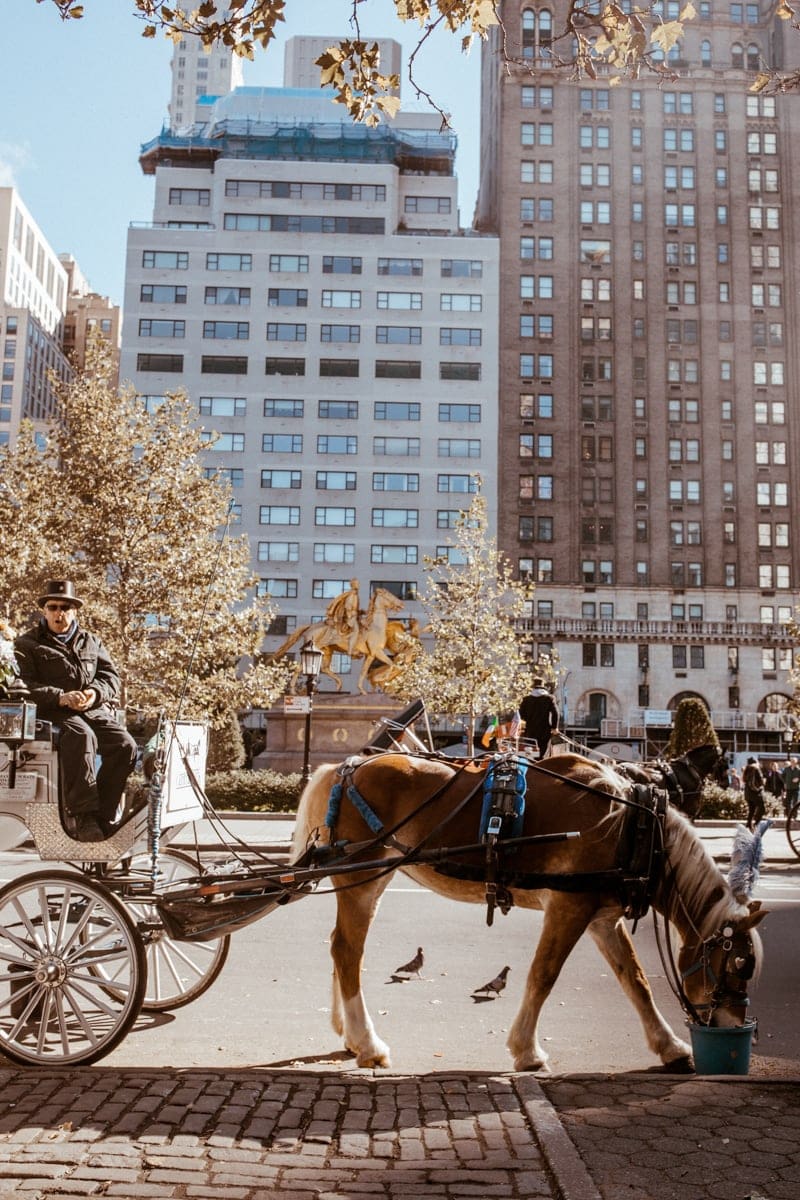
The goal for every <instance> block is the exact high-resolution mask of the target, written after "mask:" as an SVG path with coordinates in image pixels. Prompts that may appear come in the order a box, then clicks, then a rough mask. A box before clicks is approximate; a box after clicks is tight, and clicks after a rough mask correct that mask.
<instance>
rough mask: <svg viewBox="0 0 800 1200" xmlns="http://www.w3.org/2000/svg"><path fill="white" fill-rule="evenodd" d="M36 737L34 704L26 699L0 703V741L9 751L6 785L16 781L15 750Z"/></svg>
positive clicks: (10, 785)
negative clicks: (11, 702)
mask: <svg viewBox="0 0 800 1200" xmlns="http://www.w3.org/2000/svg"><path fill="white" fill-rule="evenodd" d="M35 737H36V705H35V704H30V703H29V702H28V701H27V700H20V701H19V702H18V703H13V704H0V742H5V744H6V746H8V748H9V749H10V751H11V757H10V759H9V761H8V780H7V783H6V786H7V787H9V788H13V787H14V786H15V785H16V782H17V751H18V750H19V748H20V746H22V745H24V743H25V742H32V741H33V740H34V738H35Z"/></svg>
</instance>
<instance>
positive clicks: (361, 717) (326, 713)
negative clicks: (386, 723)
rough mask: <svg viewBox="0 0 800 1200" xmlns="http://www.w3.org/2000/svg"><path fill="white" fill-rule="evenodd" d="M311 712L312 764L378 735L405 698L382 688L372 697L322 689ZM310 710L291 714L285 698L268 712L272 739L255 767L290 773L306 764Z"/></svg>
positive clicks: (333, 759)
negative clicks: (382, 722) (380, 723)
mask: <svg viewBox="0 0 800 1200" xmlns="http://www.w3.org/2000/svg"><path fill="white" fill-rule="evenodd" d="M313 704H314V708H313V712H312V715H311V756H310V757H311V768H312V770H313V769H314V768H315V767H318V766H319V765H320V763H324V762H335V763H339V762H342V760H343V759H345V758H347V757H348V755H350V754H358V752H359V751H360V750H361V749H362V748H363V747H364V746H365V745H366V743H367V742H368V741H369V740H370V739H371V738H372V737H374V735H375V733H376V732H377V728H378V725H377V723H378V721H380V719H381V717H390V716H393V715H396V714H397V713H398V712H399V711H400V710H401V709H402V708H403V707H404V704H403V701H402V700H396V699H394V698H393V697H391V696H384V695H382V694H381V693H379V692H376V693H374V694H373V695H369V696H362V695H352V696H351V695H343V694H341V693H339V692H317V693H316V694H315V695H314V699H313ZM304 736H305V715H304V714H303V713H286V712H284V710H283V703H282V702H281V704H280V705H276V706H275V707H274V708H271V709H270V710H269V711H268V713H267V744H266V747H265V748H264V750H263V751H262V752H261V754H259V755H257V756H256V758H255V759H254V760H253V769H254V770H256V771H258V770H264V769H269V770H273V771H281V772H283V773H286V774H289V773H291V772H293V771H296V772H298V773H299V772H300V771H302V769H303V751H304Z"/></svg>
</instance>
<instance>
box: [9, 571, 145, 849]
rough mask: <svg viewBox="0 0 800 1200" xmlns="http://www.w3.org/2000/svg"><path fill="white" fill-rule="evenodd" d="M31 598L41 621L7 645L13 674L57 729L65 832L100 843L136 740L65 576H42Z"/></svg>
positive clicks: (109, 667)
mask: <svg viewBox="0 0 800 1200" xmlns="http://www.w3.org/2000/svg"><path fill="white" fill-rule="evenodd" d="M37 604H38V605H39V608H40V609H41V610H42V617H41V620H40V621H38V622H37V624H36V625H34V626H33V627H32V628H31V629H28V630H27V631H26V632H25V633H22V634H20V635H19V637H18V638H17V639H16V641H15V643H14V649H15V652H16V658H17V663H18V665H19V673H20V677H21V679H22V681H23V683H24V684H25V685H26V687H27V688H28V691H29V694H30V699H31V700H32V702H33V703H34V704H35V705H36V709H37V713H38V715H39V717H41V718H42V719H43V720H47V721H52V723H53V724H54V725H55V726H56V728H57V729H58V731H59V737H58V756H59V764H60V768H61V778H62V799H63V804H64V815H65V818H66V820H65V826H66V829H67V833H69V834H70V835H71V836H73V837H74V838H75V839H76V840H77V841H80V842H99V841H103V840H104V839H105V838H106V837H108V836H109V835H110V833H111V832H113V827H114V818H115V814H116V812H117V808H118V806H119V803H120V800H121V799H122V793H123V790H124V788H125V782H126V780H127V778H128V776H129V775H130V773H131V771H132V770H133V768H134V765H135V763H136V742H135V741H134V739H133V738H132V737H131V735H130V734H129V733H128V731H127V729H125V728H124V727H123V726H122V725H121V724H120V723H119V721H118V720H117V717H116V713H115V711H114V709H115V707H116V703H117V701H118V699H119V695H120V677H119V672H118V670H117V668H116V667H115V666H114V663H113V662H112V661H111V657H110V655H109V653H108V651H107V650H106V648H105V646H104V645H103V643H102V642H101V641H100V639H99V638H98V637H96V636H95V634H93V633H90V632H89V631H88V630H87V629H84V628H82V626H81V625H79V623H78V612H79V610H80V609H81V608H82V607H83V600H81V599H79V597H78V596H76V594H75V588H74V585H73V584H72V582H71V581H70V580H69V579H52V580H50V582H49V583H48V584H47V588H46V590H45V592H44V595H42V596H39V598H38V600H37ZM98 754H99V755H100V758H101V765H100V769H99V771H98V770H96V762H97V756H98Z"/></svg>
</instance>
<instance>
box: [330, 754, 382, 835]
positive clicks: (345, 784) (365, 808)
mask: <svg viewBox="0 0 800 1200" xmlns="http://www.w3.org/2000/svg"><path fill="white" fill-rule="evenodd" d="M360 762H361V759H360V758H359V757H358V756H357V755H356V756H355V757H353V758H348V759H346V760H345V762H343V763H342V764H341V766H340V767H339V768H338V770H337V772H336V773H337V775H338V776H339V778H338V779H337V781H336V783H334V785H333V787H332V788H331V792H330V795H329V796H328V811H327V812H326V814H325V826H326V828H328V829H335V828H336V822H337V820H338V819H339V813H340V812H341V809H342V795H343V793H344V794H346V795H347V799H348V800H349V801H350V803H351V804H352V805H353V808H354V809H355V810H356V812H357V813H359V814H360V815H361V817H363V819H364V821H365V822H366V824H367V826H368V828H369V829H370V831H371V832H372V833H380V832H381V831H382V829H383V828H384V825H383V821H381V819H380V817H379V816H377V814H376V813H374V812H373V811H372V809H371V808H370V806H369V805H368V804H367V802H366V800H365V799H364V797H363V796H362V795H361V793H360V792H359V790H358V788H357V787H356V785H355V784H354V783H353V775H354V774H355V770H356V767H357V766H358V765H359V763H360Z"/></svg>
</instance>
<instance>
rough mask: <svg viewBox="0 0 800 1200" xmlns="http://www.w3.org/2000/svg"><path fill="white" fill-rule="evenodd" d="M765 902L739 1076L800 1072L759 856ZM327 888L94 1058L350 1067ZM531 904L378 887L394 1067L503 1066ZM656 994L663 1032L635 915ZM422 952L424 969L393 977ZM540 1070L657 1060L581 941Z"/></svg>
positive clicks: (631, 1066) (658, 985)
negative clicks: (340, 1019) (185, 996)
mask: <svg viewBox="0 0 800 1200" xmlns="http://www.w3.org/2000/svg"><path fill="white" fill-rule="evenodd" d="M34 865H41V864H39V863H38V860H35V859H31V858H29V857H28V856H27V855H24V854H22V853H20V852H14V853H10V854H2V855H0V878H2V879H7V878H10V877H11V876H13V875H16V874H18V873H20V872H21V871H23V870H25V869H31V868H32V867H33V866H34ZM757 894H758V895H759V896H760V897H762V898H763V899H764V901H765V903H766V904H767V905H768V907H770V909H771V910H772V912H771V915H770V917H769V919H768V920H767V921H766V922H765V923H764V924H763V925H762V927H761V928H762V932H763V937H764V943H765V967H764V972H763V975H762V979H761V981H760V983H759V985H758V986H757V987H756V988H754V989H752V991H751V1000H752V1008H751V1011H752V1013H754V1014H755V1015H756V1016H757V1017H758V1019H759V1029H760V1039H759V1042H758V1045H757V1046H756V1047H755V1048H754V1052H753V1058H752V1061H751V1071H750V1074H751V1075H753V1076H758V1075H773V1076H776V1075H777V1076H783V1075H786V1076H788V1075H793V1076H797V1075H800V1022H798V1020H797V996H798V994H800V953H799V952H800V921H798V910H799V909H800V863H798V865H797V866H795V865H794V864H793V863H776V864H774V865H773V864H767V865H765V867H764V869H763V873H762V878H761V882H760V885H759V888H758V893H757ZM333 920H334V901H333V897H332V896H331V895H329V894H326V888H325V885H323V887H322V888H321V889H320V892H319V893H317V894H315V895H313V896H310V897H307V898H303V899H302V900H300V901H298V902H297V903H295V904H292V905H290V906H289V907H287V908H284V909H278V910H277V911H275V912H274V913H272V914H271V915H269V916H268V917H266V918H265V919H263V920H261V921H259V922H257V923H256V924H254V925H251V926H249V927H248V928H247V929H245V930H243V931H241V932H239V933H237V934H235V935H234V938H233V946H232V950H231V955H230V958H229V960H228V963H227V964H226V966H225V969H224V970H223V972H222V975H221V976H220V978H219V979H218V980H217V982H216V983H215V984H214V986H213V987H212V988H211V989H210V990H209V991H208V992H207V993H206V994H205V995H204V996H202V997H200V998H199V999H198V1000H196V1001H194V1002H193V1003H192V1004H191V1005H188V1006H187V1007H186V1008H183V1009H180V1010H177V1011H176V1012H174V1013H172V1014H156V1015H147V1014H144V1015H142V1016H141V1017H140V1019H139V1021H138V1022H137V1025H136V1026H135V1028H134V1030H133V1031H132V1032H131V1033H130V1034H129V1035H128V1037H127V1038H126V1039H125V1041H124V1042H123V1044H122V1045H121V1046H119V1047H118V1048H117V1050H116V1051H114V1052H113V1053H112V1054H111V1055H109V1056H108V1057H107V1058H105V1059H104V1060H103V1065H104V1066H105V1065H107V1066H118V1067H163V1066H175V1067H194V1066H208V1067H223V1066H225V1067H230V1068H233V1067H248V1066H273V1067H277V1066H288V1065H295V1064H296V1065H303V1064H306V1065H309V1066H314V1065H316V1066H325V1067H326V1068H331V1067H335V1066H336V1064H338V1063H341V1064H342V1065H343V1066H344V1067H348V1066H352V1060H350V1059H349V1058H347V1057H346V1056H344V1055H343V1053H342V1051H341V1047H340V1045H339V1042H338V1039H337V1038H336V1036H335V1035H334V1034H333V1032H332V1030H331V1028H330V958H329V951H328V935H329V932H330V930H331V928H332V925H333ZM539 921H540V918H539V916H538V914H535V913H527V912H522V911H513V910H512V912H511V913H509V914H508V916H506V917H503V916H501V915H499V914H498V915H497V916H496V917H495V923H494V926H493V927H492V928H488V927H487V926H486V923H485V911H484V909H483V908H482V907H479V906H471V905H464V904H457V903H454V902H452V901H448V900H444V899H442V898H440V897H437V896H435V895H432V894H431V893H428V892H425V891H423V890H421V889H419V888H417V887H416V886H415V885H413V884H411V883H410V882H408V881H405V880H403V879H402V878H401V877H399V876H398V877H397V878H396V880H395V882H394V884H393V885H392V886H390V888H389V889H388V891H387V893H386V894H385V896H384V899H383V902H382V905H381V909H380V912H379V914H378V916H377V918H376V921H375V924H374V926H373V930H372V933H371V936H370V940H369V942H368V944H367V953H366V961H365V975H364V984H365V993H366V997H367V1003H368V1005H369V1008H370V1011H371V1013H372V1017H373V1019H374V1021H375V1024H376V1027H377V1029H378V1032H379V1034H380V1035H381V1037H383V1038H384V1040H386V1041H387V1042H388V1043H389V1045H390V1046H391V1048H392V1052H393V1054H392V1066H393V1068H394V1069H395V1070H397V1071H402V1072H408V1073H409V1074H418V1073H421V1072H427V1071H432V1070H436V1071H438V1070H470V1071H471V1070H488V1071H498V1070H499V1071H505V1070H509V1069H510V1068H511V1061H510V1058H509V1056H508V1053H507V1051H506V1049H505V1039H506V1035H507V1031H508V1028H509V1026H510V1023H511V1021H512V1019H513V1016H514V1013H515V1011H516V1007H517V1004H518V1002H519V998H520V995H521V992H522V988H523V984H524V978H525V973H526V971H527V968H528V964H529V962H530V959H531V956H532V954H533V949H534V947H535V944H536V938H537V935H538V929H539ZM636 944H637V948H638V952H639V954H640V957H641V958H642V961H643V963H644V966H645V970H646V971H647V973H648V976H649V978H650V981H651V984H652V987H653V990H654V993H655V995H656V1000H657V1003H658V1004H659V1006H660V1007H661V1009H662V1011H663V1012H664V1014H665V1015H666V1016H667V1018H668V1019H669V1020H670V1022H671V1023H672V1025H673V1027H674V1028H675V1029H680V1027H681V1026H682V1023H683V1016H682V1014H681V1011H680V1008H679V1006H678V1004H677V1001H676V1000H675V999H674V997H673V996H672V994H671V991H670V988H669V986H668V983H667V981H666V979H665V977H664V973H663V969H662V967H661V964H660V961H659V959H658V954H657V951H656V948H655V943H654V939H653V935H652V925H651V923H650V921H649V920H646V921H644V922H642V923H641V924H640V926H639V929H638V931H637V933H636ZM419 945H421V946H422V947H423V948H424V951H425V964H424V967H423V970H422V978H420V979H412V980H410V981H408V982H406V983H392V982H391V981H390V979H391V974H392V972H393V971H394V969H395V968H396V967H397V966H398V965H399V964H401V963H404V962H406V961H407V960H408V959H410V958H411V957H413V955H414V953H415V951H416V948H417V946H419ZM505 965H509V966H510V968H511V971H510V973H509V977H508V986H507V988H506V990H505V991H504V992H503V994H502V996H500V997H499V998H497V999H495V1000H489V1001H485V1002H478V1003H476V1002H475V1001H473V1000H472V999H471V997H470V992H471V991H472V990H473V989H474V988H475V987H477V986H479V985H481V984H483V983H485V982H486V981H487V980H489V979H491V978H492V977H493V976H494V975H496V974H497V972H498V971H499V970H500V968H501V967H503V966H505ZM541 1034H542V1036H543V1039H544V1044H545V1045H546V1047H547V1049H548V1051H549V1052H550V1054H551V1066H552V1070H553V1072H554V1074H558V1075H561V1074H567V1073H570V1074H571V1073H575V1072H581V1073H585V1072H605V1071H608V1072H619V1071H648V1070H653V1069H656V1068H657V1067H658V1062H657V1060H656V1059H655V1058H654V1057H653V1056H652V1054H651V1053H650V1052H649V1051H648V1049H647V1047H646V1045H645V1043H644V1038H643V1036H642V1032H641V1029H640V1026H639V1023H638V1020H637V1018H636V1016H635V1014H634V1012H633V1010H632V1009H631V1007H630V1005H629V1004H628V1002H627V1000H626V999H625V997H624V996H623V994H622V992H621V991H620V989H619V986H618V985H617V983H616V981H615V980H614V979H613V977H612V976H611V975H610V973H609V971H608V968H607V966H606V964H605V962H604V960H603V959H602V958H601V957H600V955H599V953H598V952H597V950H596V949H595V947H594V944H593V943H592V942H591V940H590V939H588V938H584V939H582V941H581V942H580V943H579V945H578V947H577V949H576V950H575V952H574V953H573V955H572V957H571V958H570V960H569V961H568V963H567V965H566V967H565V969H564V971H563V972H562V975H561V977H560V979H559V981H558V983H557V985H556V988H555V989H554V991H553V993H552V995H551V996H550V998H549V1000H548V1002H547V1004H546V1006H545V1008H544V1011H543V1014H542V1019H541Z"/></svg>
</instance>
